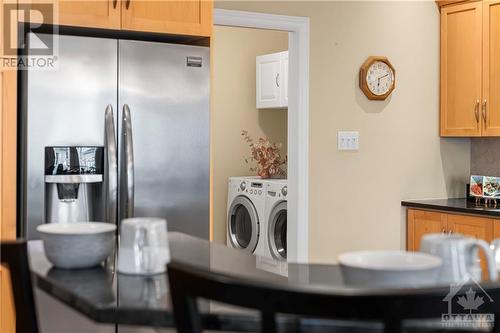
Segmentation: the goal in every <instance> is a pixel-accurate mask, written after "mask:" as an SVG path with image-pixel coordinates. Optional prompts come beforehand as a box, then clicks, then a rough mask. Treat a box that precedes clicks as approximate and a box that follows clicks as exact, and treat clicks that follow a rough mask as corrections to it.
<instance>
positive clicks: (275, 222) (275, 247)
mask: <svg viewBox="0 0 500 333" xmlns="http://www.w3.org/2000/svg"><path fill="white" fill-rule="evenodd" d="M286 228H287V204H286V201H282V202H280V203H278V204H277V205H276V206H274V208H273V210H272V211H271V214H270V216H269V233H268V237H269V239H268V240H269V248H270V249H271V254H272V255H273V257H274V258H276V259H279V260H283V259H286V250H287V248H286V235H287V232H286Z"/></svg>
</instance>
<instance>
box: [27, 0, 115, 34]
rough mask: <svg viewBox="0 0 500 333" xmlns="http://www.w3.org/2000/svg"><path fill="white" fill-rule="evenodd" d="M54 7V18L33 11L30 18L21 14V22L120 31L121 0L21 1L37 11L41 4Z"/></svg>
mask: <svg viewBox="0 0 500 333" xmlns="http://www.w3.org/2000/svg"><path fill="white" fill-rule="evenodd" d="M47 3H52V4H53V5H54V13H53V17H52V18H50V17H43V18H42V16H41V15H40V12H38V11H36V10H33V11H31V12H30V16H29V17H25V14H26V12H24V11H20V12H19V21H21V22H26V21H30V22H36V23H41V22H43V23H46V24H58V25H66V26H74V27H85V28H101V29H120V25H121V22H120V17H121V14H120V10H121V9H120V0H86V1H83V0H19V4H20V5H23V6H26V5H30V6H31V7H32V8H34V9H36V6H37V5H39V4H42V5H45V4H47Z"/></svg>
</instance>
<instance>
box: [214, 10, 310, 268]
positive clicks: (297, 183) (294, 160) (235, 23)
mask: <svg viewBox="0 0 500 333" xmlns="http://www.w3.org/2000/svg"><path fill="white" fill-rule="evenodd" d="M214 24H215V25H223V26H232V27H243V28H257V29H271V30H283V31H288V32H289V34H288V36H289V37H288V52H289V88H288V89H289V90H288V189H289V190H288V193H289V194H288V226H287V230H288V237H287V238H288V240H287V243H288V246H287V247H288V253H287V257H288V260H289V261H290V262H308V261H309V18H308V17H297V16H284V15H273V14H266V13H254V12H246V11H235V10H226V9H215V11H214Z"/></svg>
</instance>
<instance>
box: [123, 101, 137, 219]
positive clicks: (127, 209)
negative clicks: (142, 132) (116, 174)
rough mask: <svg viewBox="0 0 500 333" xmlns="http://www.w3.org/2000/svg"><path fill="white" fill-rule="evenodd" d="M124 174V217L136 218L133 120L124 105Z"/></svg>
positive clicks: (127, 107)
mask: <svg viewBox="0 0 500 333" xmlns="http://www.w3.org/2000/svg"><path fill="white" fill-rule="evenodd" d="M122 140H123V144H122V168H121V170H122V172H121V176H120V177H121V181H122V184H121V185H122V186H121V189H122V190H121V196H122V199H121V204H122V206H121V207H120V210H121V211H122V214H123V217H124V218H128V217H133V216H134V148H133V141H132V120H131V117H130V108H129V106H128V105H127V104H125V105H123V113H122Z"/></svg>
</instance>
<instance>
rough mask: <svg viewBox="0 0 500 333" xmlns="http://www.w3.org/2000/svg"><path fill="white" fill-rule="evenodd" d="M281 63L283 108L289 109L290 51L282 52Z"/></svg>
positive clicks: (280, 80)
mask: <svg viewBox="0 0 500 333" xmlns="http://www.w3.org/2000/svg"><path fill="white" fill-rule="evenodd" d="M280 62H281V64H280V66H281V69H280V79H279V84H280V89H281V91H280V94H281V107H288V51H284V52H281V59H280Z"/></svg>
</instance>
